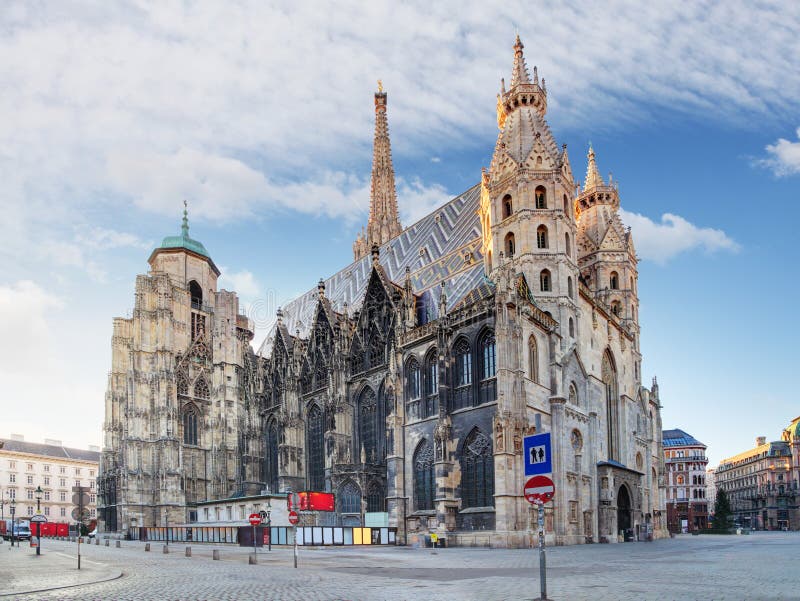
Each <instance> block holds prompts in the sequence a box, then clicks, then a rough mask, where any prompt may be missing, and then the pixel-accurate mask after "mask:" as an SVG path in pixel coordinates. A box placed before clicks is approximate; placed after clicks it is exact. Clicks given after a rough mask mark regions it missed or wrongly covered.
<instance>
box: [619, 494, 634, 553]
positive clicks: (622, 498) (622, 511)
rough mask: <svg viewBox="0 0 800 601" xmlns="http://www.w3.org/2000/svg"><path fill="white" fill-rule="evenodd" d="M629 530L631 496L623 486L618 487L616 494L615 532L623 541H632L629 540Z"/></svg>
mask: <svg viewBox="0 0 800 601" xmlns="http://www.w3.org/2000/svg"><path fill="white" fill-rule="evenodd" d="M630 529H631V496H630V494H629V493H628V487H627V486H625V485H624V484H623V485H622V486H620V487H619V492H618V493H617V531H618V532H619V533H620V534H622V536H623V537H624V539H623V540H626V541H627V540H632V538H633V537H632V536H631V537H630V538H629V536H630V534H629V532H628V531H629V530H630Z"/></svg>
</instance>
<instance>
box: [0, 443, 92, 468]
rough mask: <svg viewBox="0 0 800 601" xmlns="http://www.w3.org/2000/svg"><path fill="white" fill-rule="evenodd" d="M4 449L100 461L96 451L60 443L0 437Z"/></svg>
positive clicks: (46, 455)
mask: <svg viewBox="0 0 800 601" xmlns="http://www.w3.org/2000/svg"><path fill="white" fill-rule="evenodd" d="M0 442H2V443H3V444H2V445H0V446H2V449H3V450H4V451H12V452H17V453H30V454H32V455H43V456H45V457H54V458H56V459H77V460H80V461H92V462H94V463H99V462H100V453H98V452H97V451H86V450H84V449H71V448H69V447H64V446H60V445H52V444H43V443H40V442H24V441H21V440H11V439H8V438H4V439H0Z"/></svg>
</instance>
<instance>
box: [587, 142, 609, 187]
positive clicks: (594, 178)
mask: <svg viewBox="0 0 800 601" xmlns="http://www.w3.org/2000/svg"><path fill="white" fill-rule="evenodd" d="M587 157H588V159H589V164H588V166H587V167H586V181H585V182H584V183H583V189H584V190H591V189H592V188H596V187H598V186H604V185H605V182H603V177H602V176H601V175H600V172H599V171H598V170H597V163H596V162H595V160H594V148H592V144H591V143H589V154H588V155H587Z"/></svg>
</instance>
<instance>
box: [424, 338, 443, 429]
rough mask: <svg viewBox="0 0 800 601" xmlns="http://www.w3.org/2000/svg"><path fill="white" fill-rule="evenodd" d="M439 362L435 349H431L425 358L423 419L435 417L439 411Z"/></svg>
mask: <svg viewBox="0 0 800 601" xmlns="http://www.w3.org/2000/svg"><path fill="white" fill-rule="evenodd" d="M438 399H439V362H438V361H437V358H436V349H435V348H433V349H431V350H430V351H429V352H428V354H427V355H426V356H425V403H424V404H425V407H424V410H423V417H430V416H431V415H436V413H437V412H438V410H439V402H438Z"/></svg>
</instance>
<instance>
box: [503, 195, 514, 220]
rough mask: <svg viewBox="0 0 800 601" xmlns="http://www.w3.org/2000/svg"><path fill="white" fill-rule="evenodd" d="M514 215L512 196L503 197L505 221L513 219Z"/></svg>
mask: <svg viewBox="0 0 800 601" xmlns="http://www.w3.org/2000/svg"><path fill="white" fill-rule="evenodd" d="M513 213H514V205H513V203H512V202H511V195H510V194H506V195H505V196H504V197H503V219H507V218H508V217H511V215H512V214H513Z"/></svg>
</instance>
